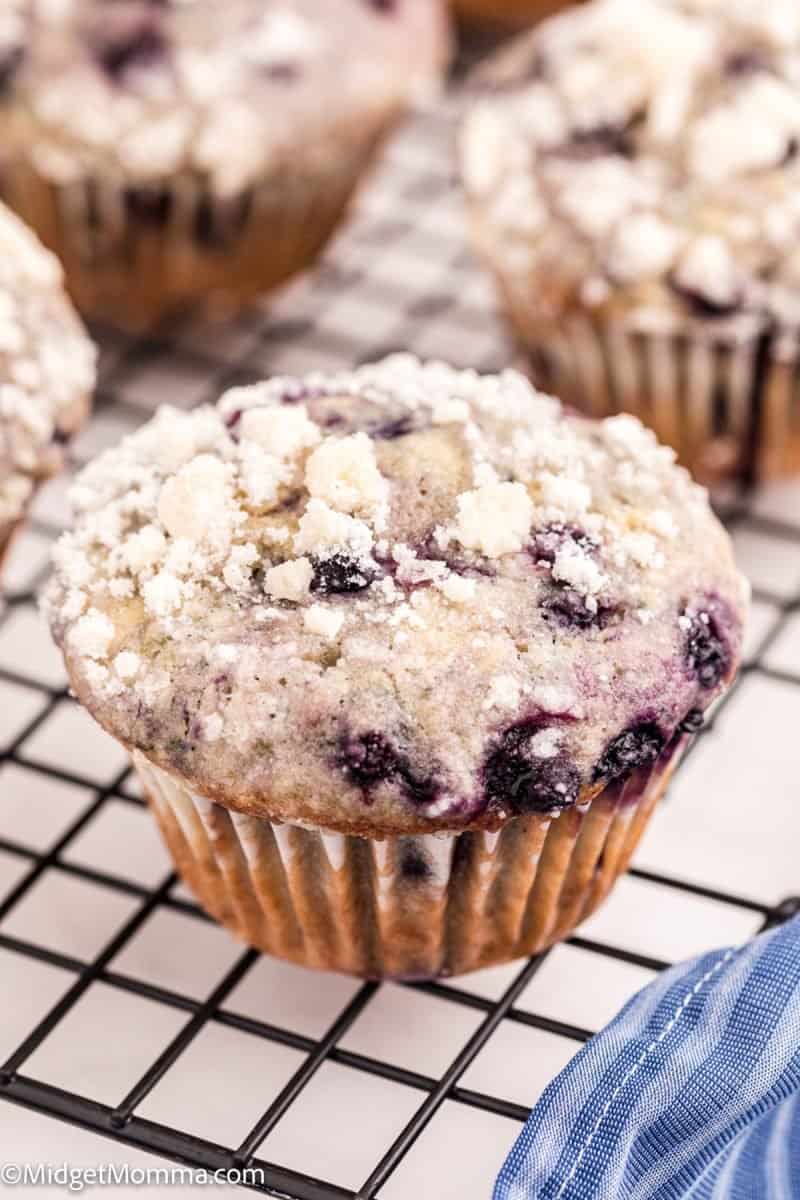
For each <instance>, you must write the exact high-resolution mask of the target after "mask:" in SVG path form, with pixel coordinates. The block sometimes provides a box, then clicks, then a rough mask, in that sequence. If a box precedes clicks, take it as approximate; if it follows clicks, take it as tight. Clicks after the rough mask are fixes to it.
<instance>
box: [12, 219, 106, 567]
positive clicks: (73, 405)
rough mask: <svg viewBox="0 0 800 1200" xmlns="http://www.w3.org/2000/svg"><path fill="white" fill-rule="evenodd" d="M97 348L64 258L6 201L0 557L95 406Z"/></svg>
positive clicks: (58, 467)
mask: <svg viewBox="0 0 800 1200" xmlns="http://www.w3.org/2000/svg"><path fill="white" fill-rule="evenodd" d="M93 386H94V348H93V347H92V345H91V343H90V341H89V339H88V337H87V336H86V334H85V332H84V330H83V328H82V326H81V324H80V321H79V320H78V317H77V316H76V314H75V312H74V310H73V308H72V305H71V304H70V302H69V300H68V299H67V297H66V295H65V293H64V289H63V283H62V277H61V268H60V267H59V265H58V262H57V261H56V259H55V258H54V257H53V255H52V254H50V253H49V252H48V251H47V250H45V249H44V247H43V246H41V245H40V244H39V243H38V242H37V240H36V238H35V237H34V236H33V234H32V233H31V232H30V230H29V229H26V227H25V226H24V225H23V224H22V222H21V221H20V220H18V219H17V217H15V216H14V215H13V213H10V212H9V211H8V210H7V209H6V208H3V206H2V205H0V562H2V560H3V558H4V557H5V555H6V553H7V551H8V548H9V545H10V543H11V539H12V537H13V534H14V532H15V530H16V529H17V528H18V527H19V525H20V524H21V522H22V521H23V519H24V517H25V513H26V511H27V508H28V506H29V504H30V501H31V498H32V496H33V494H34V492H35V490H36V486H37V484H38V483H40V482H41V481H42V480H43V479H46V478H47V477H48V476H50V475H53V474H55V472H56V471H58V470H60V468H61V467H62V465H63V460H64V449H65V446H66V444H67V443H68V442H69V439H70V438H71V437H72V435H73V434H74V433H76V432H77V430H78V429H79V428H80V426H81V425H82V424H83V422H84V421H85V419H86V416H87V413H88V410H89V401H90V395H91V391H92V388H93Z"/></svg>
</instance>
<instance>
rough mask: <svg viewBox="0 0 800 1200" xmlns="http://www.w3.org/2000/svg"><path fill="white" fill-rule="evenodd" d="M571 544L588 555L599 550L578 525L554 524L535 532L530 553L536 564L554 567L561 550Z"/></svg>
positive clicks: (529, 549)
mask: <svg viewBox="0 0 800 1200" xmlns="http://www.w3.org/2000/svg"><path fill="white" fill-rule="evenodd" d="M569 543H572V544H574V545H575V546H577V547H578V548H579V549H580V550H583V551H584V553H586V554H590V553H591V552H592V551H594V550H596V549H597V543H596V542H595V541H594V540H593V539H592V538H591V537H589V535H588V533H586V532H585V530H583V529H579V528H578V526H577V525H563V524H552V525H545V526H544V527H543V528H542V529H537V530H536V531H535V533H534V535H533V537H532V538H531V541H530V545H529V546H528V552H529V554H530V555H531V558H533V560H534V562H537V563H546V564H547V565H548V566H552V565H553V563H554V562H555V561H556V555H557V554H558V552H559V550H562V549H563V548H564V546H566V545H568V544H569Z"/></svg>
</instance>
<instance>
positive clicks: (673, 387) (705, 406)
mask: <svg viewBox="0 0 800 1200" xmlns="http://www.w3.org/2000/svg"><path fill="white" fill-rule="evenodd" d="M508 300H509V306H510V309H511V316H512V319H513V321H514V323H515V325H516V326H517V328H518V330H519V331H520V333H521V335H522V338H523V340H524V342H525V344H526V346H527V347H528V350H529V352H530V354H531V365H532V375H533V377H534V381H535V382H536V383H537V384H538V385H539V386H540V387H543V388H546V389H548V390H550V391H553V392H554V393H555V394H556V395H558V396H559V397H560V399H562V400H564V401H565V402H567V403H570V404H573V405H575V407H577V408H579V409H582V410H583V411H585V412H588V413H589V414H590V415H591V416H595V417H605V416H609V415H610V414H612V413H618V412H629V413H633V414H635V415H636V416H638V417H640V418H641V420H642V421H643V422H644V423H645V424H646V425H649V426H650V428H651V429H653V430H654V431H655V432H656V434H657V435H658V437H659V439H660V440H661V441H664V442H667V443H668V444H669V445H671V446H674V448H675V449H676V450H677V451H678V454H679V456H680V458H681V460H682V461H683V462H684V464H685V465H686V466H688V467H689V469H690V470H691V471H692V472H693V473H694V474H695V475H697V477H698V478H700V479H702V480H703V481H705V482H709V483H713V482H716V481H719V480H724V479H730V478H739V479H741V478H746V479H748V480H751V481H752V480H754V479H757V478H766V477H769V476H776V475H782V474H787V473H789V472H792V471H797V470H800V345H798V341H797V339H796V338H791V337H789V336H785V337H781V338H778V337H775V338H773V337H771V336H758V335H757V334H756V333H753V334H750V335H748V336H742V335H741V333H739V334H738V335H734V334H731V335H730V336H725V335H724V334H723V333H722V332H721V333H720V334H719V335H714V336H710V335H709V334H708V332H706V331H702V332H701V331H699V330H696V329H693V327H692V325H691V323H689V322H687V324H686V328H685V330H678V331H669V332H668V331H663V332H662V331H658V332H656V331H649V330H642V329H636V328H626V326H625V323H624V322H623V320H616V321H615V320H614V319H613V317H609V318H608V320H604V319H602V318H595V317H594V316H593V315H590V314H588V313H582V312H574V313H572V314H567V315H565V317H564V318H563V320H561V321H560V322H559V323H558V325H557V326H555V325H553V326H550V325H549V324H548V325H547V326H543V325H542V324H540V323H539V322H537V320H536V319H535V318H534V317H532V316H531V314H530V312H529V311H528V310H527V307H526V304H525V302H524V300H523V298H522V297H521V296H515V295H514V294H513V293H509V295H508Z"/></svg>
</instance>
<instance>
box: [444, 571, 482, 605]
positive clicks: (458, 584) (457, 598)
mask: <svg viewBox="0 0 800 1200" xmlns="http://www.w3.org/2000/svg"><path fill="white" fill-rule="evenodd" d="M435 586H436V587H437V588H438V589H439V591H440V592H441V593H442V595H444V596H445V597H446V599H448V600H450V601H451V602H452V603H453V604H467V603H468V602H469V601H470V600H473V599H474V598H475V593H476V591H477V584H476V582H475V580H474V579H467V578H465V577H464V576H463V575H453V574H452V573H451V574H450V575H447V576H446V577H445V578H444V579H440V580H438V581H437V583H436V584H435Z"/></svg>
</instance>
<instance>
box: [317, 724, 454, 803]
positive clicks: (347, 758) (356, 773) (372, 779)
mask: <svg viewBox="0 0 800 1200" xmlns="http://www.w3.org/2000/svg"><path fill="white" fill-rule="evenodd" d="M337 762H338V765H339V767H340V768H341V769H342V771H343V772H344V774H345V776H346V777H347V778H348V779H349V780H350V781H351V782H352V783H354V784H355V785H356V786H357V787H360V788H361V789H362V790H363V792H364V797H365V799H367V800H369V793H370V790H371V789H372V788H374V787H376V786H377V785H378V784H381V783H395V782H397V783H399V784H400V786H401V788H402V790H403V792H404V794H405V796H406V797H407V798H408V799H409V800H411V801H413V802H414V803H415V804H420V805H423V804H428V803H430V802H431V801H433V800H435V799H436V796H437V794H438V787H437V785H436V783H435V781H434V780H432V779H428V778H425V777H423V776H420V775H418V774H417V772H416V771H414V769H413V768H412V766H411V764H410V763H409V761H408V759H407V757H406V756H405V755H404V754H402V753H401V752H400V751H399V750H397V749H396V748H395V747H394V746H393V745H392V744H391V742H390V741H389V740H388V738H386V737H385V736H384V735H383V734H382V733H377V732H374V733H362V734H359V735H357V736H356V737H352V736H350V737H347V738H345V739H344V740H343V742H342V744H341V746H340V748H339V754H338V757H337Z"/></svg>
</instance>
